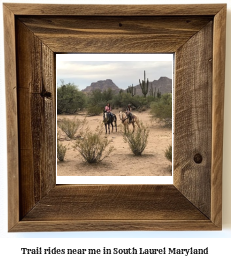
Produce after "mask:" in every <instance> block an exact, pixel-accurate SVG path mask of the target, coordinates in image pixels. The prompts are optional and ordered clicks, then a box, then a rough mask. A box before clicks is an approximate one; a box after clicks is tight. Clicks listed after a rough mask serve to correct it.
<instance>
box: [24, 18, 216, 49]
mask: <svg viewBox="0 0 231 261" xmlns="http://www.w3.org/2000/svg"><path fill="white" fill-rule="evenodd" d="M19 20H20V21H21V22H23V23H24V24H25V25H26V27H28V28H29V29H30V30H31V31H33V33H34V34H35V35H36V36H38V38H39V39H41V40H42V42H43V43H44V44H46V45H47V46H49V48H50V49H51V50H52V51H53V52H56V53H57V52H60V53H62V52H63V50H64V49H65V51H66V52H78V53H86V52H89V53H99V52H104V53H105V52H106V53H108V52H109V53H126V52H127V53H140V52H143V51H144V50H145V52H146V53H153V52H156V53H158V52H160V53H161V52H175V51H176V50H177V49H178V48H179V47H180V46H182V43H185V42H186V41H188V40H189V39H190V38H191V37H192V36H193V35H194V34H196V33H197V32H198V31H199V30H200V29H202V28H203V27H204V26H205V25H206V24H207V23H208V22H209V21H211V20H212V17H211V16H206V17H203V18H198V17H195V16H192V17H190V18H189V17H187V16H182V17H135V18H134V17H121V16H120V17H90V16H87V17H78V16H77V17H73V16H71V17H51V16H50V17H20V18H19ZM100 50H101V51H100Z"/></svg>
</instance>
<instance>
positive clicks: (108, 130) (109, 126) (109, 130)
mask: <svg viewBox="0 0 231 261" xmlns="http://www.w3.org/2000/svg"><path fill="white" fill-rule="evenodd" d="M108 133H109V134H110V123H108Z"/></svg>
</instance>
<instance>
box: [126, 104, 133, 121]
mask: <svg viewBox="0 0 231 261" xmlns="http://www.w3.org/2000/svg"><path fill="white" fill-rule="evenodd" d="M131 110H132V107H131V104H128V107H127V109H126V114H127V117H128V119H129V122H132V113H131Z"/></svg>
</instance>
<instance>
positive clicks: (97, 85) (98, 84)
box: [82, 79, 120, 94]
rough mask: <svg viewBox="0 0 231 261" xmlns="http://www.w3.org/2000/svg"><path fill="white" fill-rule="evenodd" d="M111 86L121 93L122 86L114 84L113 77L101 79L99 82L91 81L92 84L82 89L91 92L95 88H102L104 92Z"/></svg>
mask: <svg viewBox="0 0 231 261" xmlns="http://www.w3.org/2000/svg"><path fill="white" fill-rule="evenodd" d="M109 88H111V89H112V90H113V91H114V92H115V93H116V94H117V93H119V91H120V88H119V87H118V86H117V85H115V84H114V82H113V81H112V80H111V79H107V80H101V81H97V82H93V83H91V85H90V86H87V87H86V88H85V89H84V90H82V91H83V92H85V93H90V92H92V91H94V90H97V89H99V90H101V91H102V92H103V91H105V90H107V89H109Z"/></svg>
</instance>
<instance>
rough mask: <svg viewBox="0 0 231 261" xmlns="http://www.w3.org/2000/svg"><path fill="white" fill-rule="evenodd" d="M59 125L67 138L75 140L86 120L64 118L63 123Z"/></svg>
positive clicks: (60, 122) (59, 122)
mask: <svg viewBox="0 0 231 261" xmlns="http://www.w3.org/2000/svg"><path fill="white" fill-rule="evenodd" d="M57 124H58V126H59V128H60V129H61V130H62V131H63V132H65V134H66V135H67V137H69V138H70V139H74V138H75V134H76V132H77V130H78V129H80V127H82V126H83V125H84V124H85V120H83V121H81V120H79V119H73V120H71V119H67V118H64V119H62V120H61V121H58V123H57Z"/></svg>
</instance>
